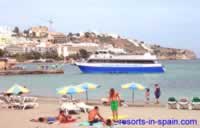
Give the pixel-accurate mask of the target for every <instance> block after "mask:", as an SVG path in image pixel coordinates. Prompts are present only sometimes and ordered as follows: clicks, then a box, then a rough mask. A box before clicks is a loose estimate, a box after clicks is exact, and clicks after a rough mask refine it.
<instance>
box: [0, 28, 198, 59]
mask: <svg viewBox="0 0 200 128" xmlns="http://www.w3.org/2000/svg"><path fill="white" fill-rule="evenodd" d="M103 48H104V49H110V50H114V51H117V52H124V53H126V54H144V53H146V52H149V53H151V54H154V55H156V56H157V57H158V59H161V60H178V59H184V60H188V59H196V55H195V53H194V52H193V51H191V50H188V49H176V48H165V47H162V46H160V45H156V44H155V45H152V44H148V43H146V42H144V41H139V40H136V39H128V38H124V37H121V36H120V35H117V34H110V33H97V32H79V33H68V34H64V33H61V32H52V31H49V29H48V27H46V26H35V27H30V28H28V29H25V30H21V29H19V27H14V28H10V27H5V26H3V27H1V26H0V57H11V58H16V59H17V60H18V61H25V60H30V59H41V58H42V59H58V60H61V59H63V58H70V57H74V56H79V57H82V56H84V53H86V52H87V53H93V52H95V51H96V50H98V49H103ZM80 54H82V55H81V56H80Z"/></svg>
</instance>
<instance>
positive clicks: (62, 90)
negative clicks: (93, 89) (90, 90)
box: [56, 85, 85, 99]
mask: <svg viewBox="0 0 200 128" xmlns="http://www.w3.org/2000/svg"><path fill="white" fill-rule="evenodd" d="M56 90H57V93H58V94H60V95H66V94H69V95H71V99H72V95H73V94H77V93H82V92H85V90H84V89H82V88H80V87H77V86H72V85H70V86H65V87H62V88H58V89H56Z"/></svg>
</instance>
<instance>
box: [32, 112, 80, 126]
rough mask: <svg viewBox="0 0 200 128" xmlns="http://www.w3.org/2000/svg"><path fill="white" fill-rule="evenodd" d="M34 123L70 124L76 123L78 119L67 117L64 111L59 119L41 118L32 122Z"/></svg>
mask: <svg viewBox="0 0 200 128" xmlns="http://www.w3.org/2000/svg"><path fill="white" fill-rule="evenodd" d="M30 121H32V122H44V123H55V122H57V121H58V122H59V123H68V122H74V121H76V119H72V117H71V116H69V115H65V114H64V111H62V110H61V111H60V113H59V115H58V116H57V117H39V118H37V119H32V120H30Z"/></svg>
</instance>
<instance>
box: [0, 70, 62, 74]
mask: <svg viewBox="0 0 200 128" xmlns="http://www.w3.org/2000/svg"><path fill="white" fill-rule="evenodd" d="M27 74H30V75H31V74H32V75H34V74H64V70H62V69H59V70H0V75H27Z"/></svg>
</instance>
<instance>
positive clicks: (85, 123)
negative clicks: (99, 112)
mask: <svg viewBox="0 0 200 128" xmlns="http://www.w3.org/2000/svg"><path fill="white" fill-rule="evenodd" d="M78 126H88V127H89V126H90V123H89V122H88V121H83V122H80V123H79V124H78ZM91 127H92V128H102V127H103V123H102V122H98V123H93V125H92V126H91Z"/></svg>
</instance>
